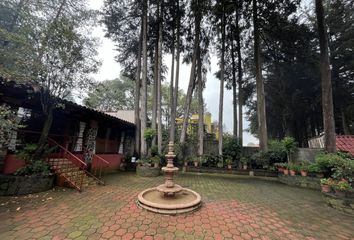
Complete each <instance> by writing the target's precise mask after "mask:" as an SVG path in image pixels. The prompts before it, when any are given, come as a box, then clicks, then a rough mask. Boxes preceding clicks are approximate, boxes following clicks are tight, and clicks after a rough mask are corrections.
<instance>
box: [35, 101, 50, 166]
mask: <svg viewBox="0 0 354 240" xmlns="http://www.w3.org/2000/svg"><path fill="white" fill-rule="evenodd" d="M53 110H54V106H52V105H50V106H48V111H47V113H46V114H45V121H44V125H43V128H42V132H41V136H40V137H39V140H38V143H37V144H38V146H37V149H36V151H35V152H34V154H33V157H32V158H33V159H32V160H38V159H40V158H41V156H42V154H43V151H44V148H45V146H46V144H47V141H48V135H49V131H50V128H51V127H52V123H53Z"/></svg>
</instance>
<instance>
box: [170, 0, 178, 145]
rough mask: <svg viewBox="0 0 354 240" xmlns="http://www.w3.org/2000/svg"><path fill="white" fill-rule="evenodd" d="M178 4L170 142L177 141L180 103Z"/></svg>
mask: <svg viewBox="0 0 354 240" xmlns="http://www.w3.org/2000/svg"><path fill="white" fill-rule="evenodd" d="M176 5H177V40H176V41H177V46H176V77H175V84H174V85H175V88H174V92H173V102H172V106H171V109H172V111H171V128H170V142H175V132H176V111H177V104H178V102H177V101H178V81H179V57H180V24H181V23H180V21H181V19H180V14H179V0H177V1H176Z"/></svg>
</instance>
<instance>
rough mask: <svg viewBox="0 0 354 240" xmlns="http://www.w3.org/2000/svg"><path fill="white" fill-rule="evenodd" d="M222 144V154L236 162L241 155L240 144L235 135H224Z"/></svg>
mask: <svg viewBox="0 0 354 240" xmlns="http://www.w3.org/2000/svg"><path fill="white" fill-rule="evenodd" d="M223 141H224V144H223V156H224V157H226V158H229V159H232V161H233V162H236V161H237V160H239V159H240V155H241V147H242V146H241V145H240V141H239V139H238V138H237V137H234V136H227V137H225V136H224V140H223Z"/></svg>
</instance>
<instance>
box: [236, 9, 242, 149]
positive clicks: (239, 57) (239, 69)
mask: <svg viewBox="0 0 354 240" xmlns="http://www.w3.org/2000/svg"><path fill="white" fill-rule="evenodd" d="M241 6H242V5H241ZM240 35H241V30H240V26H239V10H238V8H236V44H237V45H236V48H237V72H238V79H237V85H238V124H239V125H238V138H239V142H240V145H241V146H242V144H243V113H242V105H243V90H242V75H243V71H242V55H241V36H240Z"/></svg>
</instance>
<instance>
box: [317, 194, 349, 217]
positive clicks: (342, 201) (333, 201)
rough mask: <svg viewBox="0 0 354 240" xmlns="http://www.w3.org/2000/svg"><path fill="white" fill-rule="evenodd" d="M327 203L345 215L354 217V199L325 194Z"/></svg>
mask: <svg viewBox="0 0 354 240" xmlns="http://www.w3.org/2000/svg"><path fill="white" fill-rule="evenodd" d="M323 196H324V199H325V201H326V203H327V204H328V205H329V206H330V207H332V208H334V209H337V210H339V211H341V212H343V213H346V214H349V215H352V216H354V197H353V196H347V197H339V196H337V195H335V194H333V193H323Z"/></svg>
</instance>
